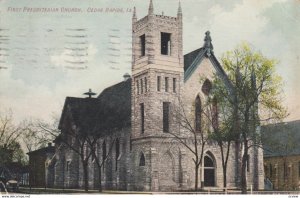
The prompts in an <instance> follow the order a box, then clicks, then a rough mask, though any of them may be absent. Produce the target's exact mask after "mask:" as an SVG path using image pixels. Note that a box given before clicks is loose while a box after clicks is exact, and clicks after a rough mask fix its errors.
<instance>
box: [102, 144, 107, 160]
mask: <svg viewBox="0 0 300 198" xmlns="http://www.w3.org/2000/svg"><path fill="white" fill-rule="evenodd" d="M105 159H106V142H105V140H104V142H103V144H102V161H104V160H105Z"/></svg>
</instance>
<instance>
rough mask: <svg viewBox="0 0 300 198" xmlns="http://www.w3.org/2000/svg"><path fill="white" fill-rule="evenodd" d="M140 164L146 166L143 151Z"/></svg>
mask: <svg viewBox="0 0 300 198" xmlns="http://www.w3.org/2000/svg"><path fill="white" fill-rule="evenodd" d="M139 166H145V156H144V153H141V156H140V163H139Z"/></svg>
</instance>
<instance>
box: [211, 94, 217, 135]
mask: <svg viewBox="0 0 300 198" xmlns="http://www.w3.org/2000/svg"><path fill="white" fill-rule="evenodd" d="M218 117H219V112H218V101H217V98H216V97H214V98H213V102H212V125H213V128H214V129H218V127H219V121H218Z"/></svg>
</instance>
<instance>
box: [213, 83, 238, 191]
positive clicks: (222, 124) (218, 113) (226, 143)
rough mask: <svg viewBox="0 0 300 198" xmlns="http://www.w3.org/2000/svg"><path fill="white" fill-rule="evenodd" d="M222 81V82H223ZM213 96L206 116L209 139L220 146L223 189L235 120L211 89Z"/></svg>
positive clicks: (234, 130) (225, 184)
mask: <svg viewBox="0 0 300 198" xmlns="http://www.w3.org/2000/svg"><path fill="white" fill-rule="evenodd" d="M223 83H224V82H223ZM211 95H212V96H213V98H212V99H211V98H210V99H209V101H208V104H209V108H210V109H211V110H210V112H211V113H210V114H209V115H208V116H207V118H208V119H209V120H210V122H211V126H212V128H213V132H212V133H211V134H210V139H211V140H214V141H215V142H216V143H217V145H218V146H219V148H220V152H221V160H222V170H223V187H224V191H225V188H226V187H227V164H228V159H229V153H230V148H231V146H232V143H233V142H234V141H236V140H237V137H238V136H237V131H236V129H235V127H234V126H235V125H232V123H234V121H235V117H234V114H233V112H231V109H230V108H228V106H227V105H226V100H224V98H222V97H220V98H219V97H218V95H217V94H216V93H214V89H213V90H212V94H211Z"/></svg>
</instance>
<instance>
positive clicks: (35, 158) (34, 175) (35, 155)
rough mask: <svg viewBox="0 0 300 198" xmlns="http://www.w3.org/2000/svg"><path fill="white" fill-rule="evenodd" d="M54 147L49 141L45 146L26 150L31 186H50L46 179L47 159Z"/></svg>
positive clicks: (52, 153) (52, 152)
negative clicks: (29, 150)
mask: <svg viewBox="0 0 300 198" xmlns="http://www.w3.org/2000/svg"><path fill="white" fill-rule="evenodd" d="M54 153H55V147H54V146H52V144H51V143H49V144H48V146H47V147H44V148H41V149H38V150H35V151H31V152H28V153H27V155H28V156H29V185H30V186H31V187H52V186H51V185H50V186H48V185H47V183H46V181H47V178H46V168H45V167H46V166H47V164H46V163H47V161H49V159H51V158H52V157H53V156H54Z"/></svg>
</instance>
